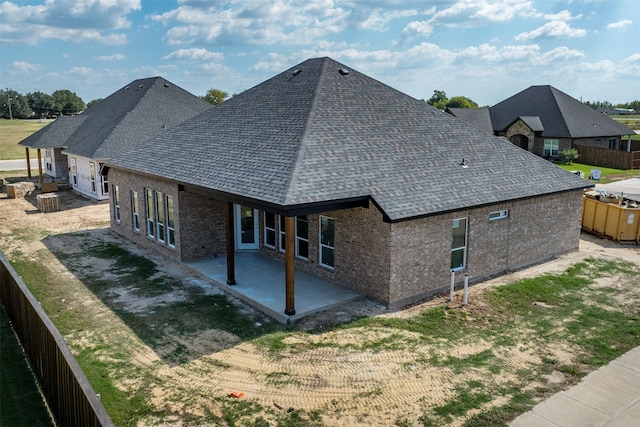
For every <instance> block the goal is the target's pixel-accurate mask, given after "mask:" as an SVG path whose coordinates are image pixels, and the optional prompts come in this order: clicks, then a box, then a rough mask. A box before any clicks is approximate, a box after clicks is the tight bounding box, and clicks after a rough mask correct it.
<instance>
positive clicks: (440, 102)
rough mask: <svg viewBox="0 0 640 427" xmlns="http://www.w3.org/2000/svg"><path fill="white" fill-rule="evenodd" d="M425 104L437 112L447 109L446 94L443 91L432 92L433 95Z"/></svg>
mask: <svg viewBox="0 0 640 427" xmlns="http://www.w3.org/2000/svg"><path fill="white" fill-rule="evenodd" d="M427 104H429V105H432V106H434V107H436V108H437V109H439V110H444V109H445V108H446V107H447V94H446V93H445V92H444V91H443V90H438V89H436V90H434V91H433V95H431V98H429V100H428V101H427Z"/></svg>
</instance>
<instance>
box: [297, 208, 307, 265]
mask: <svg viewBox="0 0 640 427" xmlns="http://www.w3.org/2000/svg"><path fill="white" fill-rule="evenodd" d="M296 256H297V257H298V258H302V259H305V260H306V259H309V220H308V219H307V216H306V215H301V216H298V217H296Z"/></svg>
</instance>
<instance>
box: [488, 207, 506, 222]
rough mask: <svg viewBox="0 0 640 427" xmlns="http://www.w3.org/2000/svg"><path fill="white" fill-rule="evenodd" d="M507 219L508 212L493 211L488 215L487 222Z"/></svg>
mask: <svg viewBox="0 0 640 427" xmlns="http://www.w3.org/2000/svg"><path fill="white" fill-rule="evenodd" d="M505 218H509V210H508V209H503V210H501V211H493V212H491V213H489V221H497V220H499V219H505Z"/></svg>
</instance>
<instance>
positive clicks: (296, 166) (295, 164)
mask: <svg viewBox="0 0 640 427" xmlns="http://www.w3.org/2000/svg"><path fill="white" fill-rule="evenodd" d="M328 59H329V58H328V57H324V58H317V59H315V61H322V70H321V71H320V76H319V77H318V83H317V84H316V86H315V89H314V91H313V97H312V99H313V101H312V103H311V108H310V109H309V114H307V119H306V121H305V124H304V128H303V130H302V134H301V135H300V143H299V144H298V145H297V149H296V154H295V156H294V159H293V167H292V168H291V173H290V174H289V176H288V177H287V181H286V183H285V187H286V191H285V192H284V194H283V198H284V200H282V203H283V204H286V203H287V200H288V199H289V196H290V192H291V191H292V190H291V183H292V182H293V180H294V177H297V176H298V174H297V172H298V170H299V169H300V167H301V166H299V164H298V159H300V152H301V151H302V150H303V149H304V146H305V144H304V141H305V139H306V136H307V133H308V130H309V123H311V122H312V116H314V115H315V114H314V113H315V110H316V106H317V104H318V92H319V88H320V86H321V82H322V81H323V80H324V79H325V73H326V70H327V66H328V65H327V62H328V61H327V60H328ZM309 61H314V59H310V60H309ZM309 61H305V62H309ZM303 64H304V63H303ZM300 65H302V64H300Z"/></svg>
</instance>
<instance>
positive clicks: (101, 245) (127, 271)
mask: <svg viewBox="0 0 640 427" xmlns="http://www.w3.org/2000/svg"><path fill="white" fill-rule="evenodd" d="M43 243H44V244H45V245H46V246H47V248H48V249H49V250H50V252H51V253H52V254H53V255H54V256H55V257H56V258H57V259H58V260H59V261H60V262H61V263H62V264H63V265H64V266H65V267H66V268H67V269H68V270H69V271H70V272H71V273H72V274H73V275H74V276H75V277H76V278H77V279H78V280H79V281H80V282H82V284H83V285H84V287H86V289H87V290H89V291H90V292H91V293H92V294H93V295H95V296H96V297H98V298H99V299H100V301H101V302H102V303H103V304H104V305H105V306H106V307H108V308H109V309H110V310H111V311H112V312H113V313H114V314H116V315H117V316H118V317H119V318H120V319H121V320H122V321H123V322H124V323H125V324H126V325H127V326H128V327H129V328H131V330H132V331H133V332H134V333H135V334H136V335H137V336H138V338H140V339H141V340H142V341H143V342H144V343H145V344H147V345H148V346H149V347H150V348H151V349H153V351H154V352H155V353H156V354H157V355H158V356H159V357H160V358H161V359H162V360H163V361H164V362H165V363H167V364H169V365H176V364H182V363H186V362H188V361H190V360H194V359H197V358H199V357H201V356H203V355H207V354H211V353H214V352H217V351H220V350H223V349H225V348H229V347H232V346H234V345H237V344H238V343H239V342H241V341H246V340H251V339H254V338H258V337H261V336H263V335H265V334H269V333H272V332H275V331H280V330H285V329H286V328H285V327H284V326H282V325H280V324H278V323H277V322H275V321H273V320H271V319H270V318H268V317H267V316H266V315H264V314H262V313H260V312H258V311H256V310H254V309H251V308H249V307H248V306H246V305H245V304H243V303H240V302H238V301H236V300H235V299H233V298H232V297H229V296H227V295H226V294H224V293H223V292H222V291H221V290H220V289H218V288H217V287H216V286H215V285H213V284H209V283H207V282H205V281H203V280H200V279H197V278H195V277H193V276H189V275H186V274H184V273H183V272H181V270H180V268H179V267H177V266H176V267H175V268H176V270H175V271H176V272H177V273H176V274H171V263H172V261H170V260H167V259H159V258H158V256H157V255H153V254H149V253H146V252H145V250H144V249H143V248H140V247H138V246H137V245H135V244H134V243H131V242H128V241H126V240H125V239H123V238H121V237H119V236H116V235H115V234H113V233H112V232H110V231H109V230H108V229H96V230H87V231H82V232H78V233H67V234H60V235H52V236H48V237H45V238H44V239H43ZM163 261H164V262H163ZM160 263H162V265H160ZM36 268H37V267H36ZM43 268H44V267H43ZM21 274H22V273H21ZM41 274H44V275H46V273H44V272H43V273H41ZM55 286H61V284H57V285H55ZM62 286H65V284H62ZM66 286H68V285H66ZM69 292H73V291H71V289H69ZM79 303H80V305H82V301H80V302H79ZM47 311H48V312H54V313H57V315H58V316H62V312H61V311H59V310H57V309H56V307H51V308H50V309H49V310H47ZM69 316H70V317H69V319H62V318H59V319H57V320H56V324H62V325H64V324H65V323H66V322H78V321H81V320H82V319H83V316H82V315H80V316H78V315H77V313H76V315H73V313H69ZM69 327H70V328H72V329H78V328H79V329H86V327H85V326H83V325H78V324H75V325H73V324H72V323H70V324H69Z"/></svg>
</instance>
